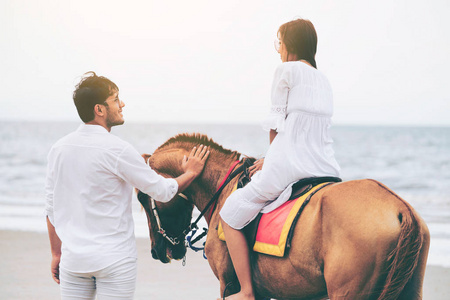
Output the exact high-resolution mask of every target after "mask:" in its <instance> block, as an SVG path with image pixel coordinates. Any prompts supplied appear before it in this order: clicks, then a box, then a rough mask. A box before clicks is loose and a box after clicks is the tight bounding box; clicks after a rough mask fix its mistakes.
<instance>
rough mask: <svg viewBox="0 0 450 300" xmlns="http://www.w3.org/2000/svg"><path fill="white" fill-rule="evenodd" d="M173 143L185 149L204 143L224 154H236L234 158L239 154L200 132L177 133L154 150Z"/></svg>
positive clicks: (239, 154)
mask: <svg viewBox="0 0 450 300" xmlns="http://www.w3.org/2000/svg"><path fill="white" fill-rule="evenodd" d="M175 145H176V146H184V147H183V148H186V149H191V148H192V147H193V146H192V145H204V146H208V147H209V148H210V149H212V150H216V151H218V152H220V153H223V154H225V155H232V156H236V158H239V157H240V156H241V153H239V152H237V151H232V150H229V149H225V148H223V147H222V146H221V145H219V144H217V143H216V142H214V141H213V140H212V139H211V138H209V137H208V136H207V135H205V134H200V133H193V134H188V133H181V134H178V135H176V136H174V137H172V138H170V139H168V140H167V141H166V142H165V143H164V144H162V145H161V146H159V147H158V149H156V151H158V150H160V149H163V148H166V147H169V146H175Z"/></svg>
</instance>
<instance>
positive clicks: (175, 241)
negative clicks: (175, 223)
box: [149, 193, 191, 246]
mask: <svg viewBox="0 0 450 300" xmlns="http://www.w3.org/2000/svg"><path fill="white" fill-rule="evenodd" d="M178 196H180V197H181V198H183V199H184V200H186V201H189V199H188V197H187V196H186V195H185V194H183V193H178ZM149 198H150V203H151V207H152V212H153V216H154V217H155V219H156V225H158V233H159V234H161V235H162V236H163V237H164V238H165V239H166V240H168V241H169V242H170V243H171V244H172V245H174V246H175V245H178V244H179V243H180V241H182V240H184V237H185V236H186V235H187V234H188V233H189V231H191V230H189V231H187V229H188V228H190V227H188V228H186V229H185V230H183V232H182V233H181V234H180V235H179V236H177V237H171V236H169V235H167V233H166V231H165V230H164V228H162V226H161V219H160V218H159V213H158V209H157V208H156V202H155V199H153V198H152V197H150V196H149Z"/></svg>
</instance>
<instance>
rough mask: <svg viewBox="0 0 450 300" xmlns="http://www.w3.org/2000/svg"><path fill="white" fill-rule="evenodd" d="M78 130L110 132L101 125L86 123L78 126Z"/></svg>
mask: <svg viewBox="0 0 450 300" xmlns="http://www.w3.org/2000/svg"><path fill="white" fill-rule="evenodd" d="M78 131H79V132H87V133H109V132H108V130H106V128H105V127H103V126H101V125H90V124H84V123H83V124H81V125H80V127H78Z"/></svg>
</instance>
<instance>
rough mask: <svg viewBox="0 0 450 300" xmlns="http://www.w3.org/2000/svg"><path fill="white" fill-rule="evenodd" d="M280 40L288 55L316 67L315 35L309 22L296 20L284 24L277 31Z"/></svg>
mask: <svg viewBox="0 0 450 300" xmlns="http://www.w3.org/2000/svg"><path fill="white" fill-rule="evenodd" d="M278 33H279V34H280V39H281V41H282V42H283V43H284V45H285V46H286V50H287V51H288V52H289V53H292V54H295V55H297V59H298V60H300V59H304V60H306V61H308V62H309V63H310V64H311V65H312V66H313V67H314V68H316V69H317V65H316V59H315V56H316V51H317V33H316V29H315V28H314V25H313V24H312V23H311V21H309V20H304V19H297V20H293V21H290V22H287V23H284V24H283V25H281V26H280V29H278Z"/></svg>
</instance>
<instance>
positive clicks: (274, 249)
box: [218, 182, 329, 257]
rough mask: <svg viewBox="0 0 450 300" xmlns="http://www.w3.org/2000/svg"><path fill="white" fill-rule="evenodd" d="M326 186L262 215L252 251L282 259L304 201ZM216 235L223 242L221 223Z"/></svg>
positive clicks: (320, 186) (312, 189) (314, 189)
mask: <svg viewBox="0 0 450 300" xmlns="http://www.w3.org/2000/svg"><path fill="white" fill-rule="evenodd" d="M328 184H329V182H325V183H321V184H318V185H316V186H314V187H313V188H311V189H310V190H309V191H308V192H306V193H305V194H303V195H301V196H300V197H298V198H296V199H294V200H289V201H286V203H284V204H283V205H281V206H280V207H278V208H277V209H275V210H273V211H271V212H269V213H265V214H262V216H261V219H260V221H259V224H258V229H257V232H256V239H255V243H254V245H253V251H255V252H259V253H264V254H268V255H273V256H279V257H283V256H284V254H285V250H286V244H287V242H288V237H289V232H290V231H291V227H292V226H293V225H295V221H296V219H297V218H298V217H297V214H298V213H299V211H300V209H303V207H304V204H305V205H306V204H307V202H306V203H305V201H306V200H309V198H310V197H311V195H312V194H313V193H315V192H316V191H317V190H319V189H321V188H322V187H323V186H325V185H328ZM235 189H236V188H235ZM218 234H219V239H221V240H223V241H225V235H224V233H223V229H222V224H221V223H219V227H218Z"/></svg>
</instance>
